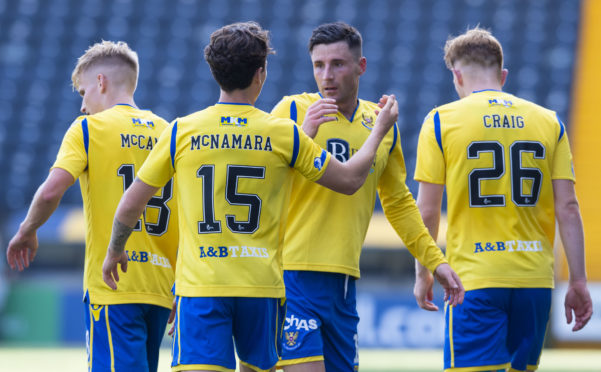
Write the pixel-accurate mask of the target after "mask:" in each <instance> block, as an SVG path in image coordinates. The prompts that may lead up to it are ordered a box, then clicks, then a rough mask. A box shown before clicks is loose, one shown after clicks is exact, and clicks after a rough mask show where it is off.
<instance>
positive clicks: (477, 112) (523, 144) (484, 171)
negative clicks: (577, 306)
mask: <svg viewBox="0 0 601 372" xmlns="http://www.w3.org/2000/svg"><path fill="white" fill-rule="evenodd" d="M415 179H416V180H418V181H425V182H430V183H436V184H445V185H446V189H447V214H448V224H449V227H448V231H447V258H448V259H449V263H450V264H451V266H452V267H453V269H455V271H456V272H457V273H458V274H459V276H460V277H461V280H462V281H463V285H464V286H465V289H467V290H469V289H477V288H486V287H515V288H517V287H544V288H550V287H553V241H554V238H555V212H554V201H553V186H552V183H551V181H552V180H553V179H569V180H574V173H573V169H572V155H571V152H570V146H569V143H568V138H567V134H566V132H565V128H564V125H563V124H562V123H561V121H560V120H559V118H558V117H557V115H556V114H555V113H554V112H553V111H550V110H547V109H545V108H543V107H540V106H537V105H535V104H533V103H531V102H528V101H526V100H523V99H520V98H518V97H516V96H513V95H511V94H508V93H504V92H501V91H496V90H484V91H477V92H474V93H472V94H471V95H469V96H467V97H465V98H463V99H461V100H458V101H455V102H452V103H449V104H447V105H444V106H440V107H438V108H436V109H434V110H432V111H431V112H430V113H429V114H428V116H427V117H426V119H425V121H424V124H423V126H422V129H421V132H420V137H419V145H418V152H417V167H416V171H415Z"/></svg>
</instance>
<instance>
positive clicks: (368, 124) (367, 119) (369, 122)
mask: <svg viewBox="0 0 601 372" xmlns="http://www.w3.org/2000/svg"><path fill="white" fill-rule="evenodd" d="M361 118H362V119H363V120H361V124H362V125H363V126H364V127H365V128H367V129H369V130H372V129H373V127H374V118H373V117H372V116H371V115H367V114H365V113H362V114H361Z"/></svg>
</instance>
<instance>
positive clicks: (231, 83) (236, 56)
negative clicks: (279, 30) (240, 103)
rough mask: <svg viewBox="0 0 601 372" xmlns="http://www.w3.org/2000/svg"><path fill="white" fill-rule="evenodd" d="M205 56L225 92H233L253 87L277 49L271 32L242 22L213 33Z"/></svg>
mask: <svg viewBox="0 0 601 372" xmlns="http://www.w3.org/2000/svg"><path fill="white" fill-rule="evenodd" d="M204 53H205V59H206V61H207V63H208V64H209V67H210V68H211V73H212V74H213V77H214V78H215V80H217V83H218V84H219V86H220V87H221V89H223V90H224V91H226V92H231V91H233V90H236V89H246V88H248V87H249V86H250V83H251V82H252V79H253V76H254V75H255V72H256V71H257V69H258V68H260V67H265V62H266V60H267V55H268V54H272V53H273V49H271V47H270V46H269V31H267V30H263V29H262V28H261V26H260V25H259V24H258V23H256V22H240V23H233V24H231V25H227V26H224V27H222V28H220V29H219V30H217V31H215V32H213V33H212V34H211V40H210V42H209V45H207V46H206V47H205V50H204Z"/></svg>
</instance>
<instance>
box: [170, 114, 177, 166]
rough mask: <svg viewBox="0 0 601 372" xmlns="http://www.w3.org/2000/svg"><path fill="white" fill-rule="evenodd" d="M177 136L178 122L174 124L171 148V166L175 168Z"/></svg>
mask: <svg viewBox="0 0 601 372" xmlns="http://www.w3.org/2000/svg"><path fill="white" fill-rule="evenodd" d="M176 135H177V121H176V122H175V123H173V128H171V145H170V147H169V150H170V151H169V152H170V154H171V166H172V167H173V168H175V137H176Z"/></svg>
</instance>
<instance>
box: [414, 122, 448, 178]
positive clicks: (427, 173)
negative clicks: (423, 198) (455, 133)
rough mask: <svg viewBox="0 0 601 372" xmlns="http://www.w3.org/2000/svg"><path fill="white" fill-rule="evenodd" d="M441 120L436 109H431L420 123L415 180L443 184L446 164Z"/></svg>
mask: <svg viewBox="0 0 601 372" xmlns="http://www.w3.org/2000/svg"><path fill="white" fill-rule="evenodd" d="M441 132H442V130H441V121H440V117H439V114H438V112H437V111H432V112H430V114H428V116H426V119H424V123H423V124H422V129H421V131H420V133H419V141H418V143H417V161H416V165H415V177H414V178H415V180H416V181H424V182H429V183H435V184H439V185H443V184H444V183H445V178H446V166H445V160H444V154H443V148H444V147H443V143H442V135H441Z"/></svg>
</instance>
